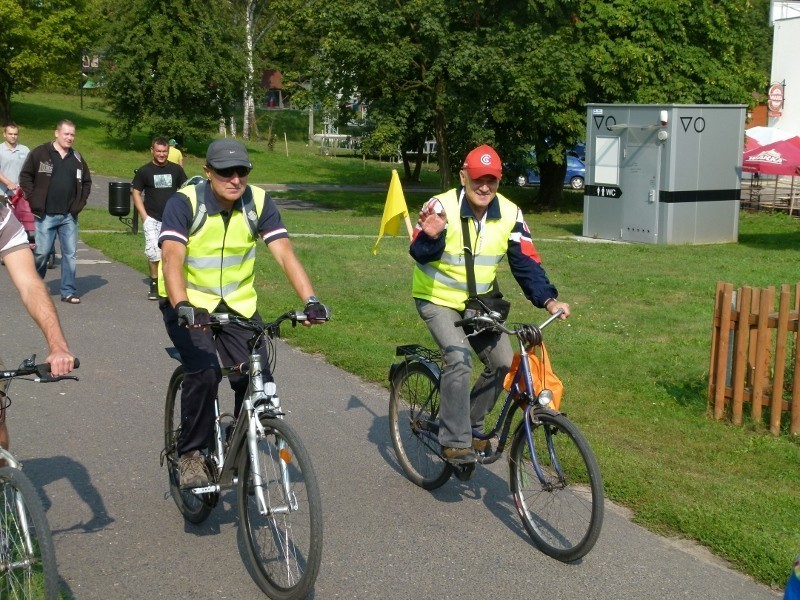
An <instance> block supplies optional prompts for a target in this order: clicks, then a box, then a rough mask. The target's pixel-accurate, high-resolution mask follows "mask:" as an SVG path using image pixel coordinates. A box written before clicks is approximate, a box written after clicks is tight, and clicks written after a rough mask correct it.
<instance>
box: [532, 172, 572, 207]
mask: <svg viewBox="0 0 800 600" xmlns="http://www.w3.org/2000/svg"><path fill="white" fill-rule="evenodd" d="M538 166H539V177H540V178H541V183H540V184H539V202H540V204H541V205H542V206H543V207H545V208H556V207H558V206H559V205H560V204H561V200H562V198H563V194H564V176H565V175H566V174H567V163H566V162H564V163H563V164H560V165H557V164H556V163H554V162H553V161H549V160H539V161H538Z"/></svg>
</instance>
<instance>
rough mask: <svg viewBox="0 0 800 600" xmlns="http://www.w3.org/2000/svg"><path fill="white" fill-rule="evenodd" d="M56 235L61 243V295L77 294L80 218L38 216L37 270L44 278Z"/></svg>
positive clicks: (35, 255)
mask: <svg viewBox="0 0 800 600" xmlns="http://www.w3.org/2000/svg"><path fill="white" fill-rule="evenodd" d="M56 235H57V236H58V241H59V244H61V297H62V298H66V297H67V296H74V295H76V293H77V291H78V289H77V288H76V287H75V265H76V262H77V261H76V252H77V246H78V220H77V219H76V218H74V217H73V216H72V215H71V214H69V213H67V214H65V215H45V216H44V217H36V250H35V251H34V258H35V259H36V270H37V271H38V272H39V275H40V276H41V277H42V278H43V279H44V275H45V273H46V272H47V257H48V256H50V253H51V252H52V251H53V247H54V246H55V243H56Z"/></svg>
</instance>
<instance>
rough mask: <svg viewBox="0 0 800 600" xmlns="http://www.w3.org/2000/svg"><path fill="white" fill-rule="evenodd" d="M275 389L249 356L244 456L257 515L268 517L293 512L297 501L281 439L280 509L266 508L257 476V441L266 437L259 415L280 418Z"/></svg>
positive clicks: (278, 439) (288, 454)
mask: <svg viewBox="0 0 800 600" xmlns="http://www.w3.org/2000/svg"><path fill="white" fill-rule="evenodd" d="M277 391H278V390H277V386H276V385H275V383H274V382H272V381H269V382H266V383H265V382H264V378H263V373H262V370H261V360H260V357H259V355H258V354H257V353H254V354H252V355H251V356H250V394H249V396H248V398H247V399H245V407H243V408H245V409H246V410H247V412H248V415H249V419H248V428H247V453H248V455H249V457H250V465H251V468H250V472H251V473H252V477H253V491H254V493H255V496H256V501H257V502H258V512H259V513H261V514H262V515H264V516H271V515H273V514H276V513H287V512H293V511H296V510H297V509H298V504H297V498H296V497H295V495H294V493H293V492H292V489H291V482H290V479H289V463H290V462H291V459H292V455H291V451H290V450H289V449H288V448H287V447H286V442H285V440H284V439H283V438H281V437H279V436H277V435H276V442H277V447H278V459H279V460H278V464H279V467H280V477H281V486H282V488H283V497H284V498H285V499H286V502H287V504H286V505H282V506H273V507H270V506H269V503H268V502H267V499H266V497H265V495H264V477H263V476H262V474H261V464H260V460H259V458H258V440H260V439H263V438H264V437H265V436H266V431H265V430H264V426H263V425H262V424H261V419H260V418H259V416H260V415H261V414H262V413H263V412H264V411H265V410H268V409H271V410H273V411H275V415H274V417H272V418H276V419H280V418H282V415H281V413H280V405H281V403H280V399H279V398H278V395H277Z"/></svg>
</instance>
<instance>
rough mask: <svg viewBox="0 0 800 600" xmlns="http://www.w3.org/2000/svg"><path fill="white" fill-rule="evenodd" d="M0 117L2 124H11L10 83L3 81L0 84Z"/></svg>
mask: <svg viewBox="0 0 800 600" xmlns="http://www.w3.org/2000/svg"><path fill="white" fill-rule="evenodd" d="M0 116H2V118H3V123H10V122H11V82H10V81H3V83H2V84H0Z"/></svg>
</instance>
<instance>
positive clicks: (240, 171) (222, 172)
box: [212, 167, 250, 179]
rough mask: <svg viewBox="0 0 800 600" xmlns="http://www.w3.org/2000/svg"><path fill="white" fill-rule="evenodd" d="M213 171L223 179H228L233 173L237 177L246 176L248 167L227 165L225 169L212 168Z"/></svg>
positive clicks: (248, 170) (248, 171)
mask: <svg viewBox="0 0 800 600" xmlns="http://www.w3.org/2000/svg"><path fill="white" fill-rule="evenodd" d="M212 170H213V171H214V173H216V174H217V175H219V176H220V177H222V178H223V179H230V178H231V177H233V176H234V174H236V175H238V176H239V177H247V176H248V175H249V174H250V169H248V168H247V167H228V168H226V169H212Z"/></svg>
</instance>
